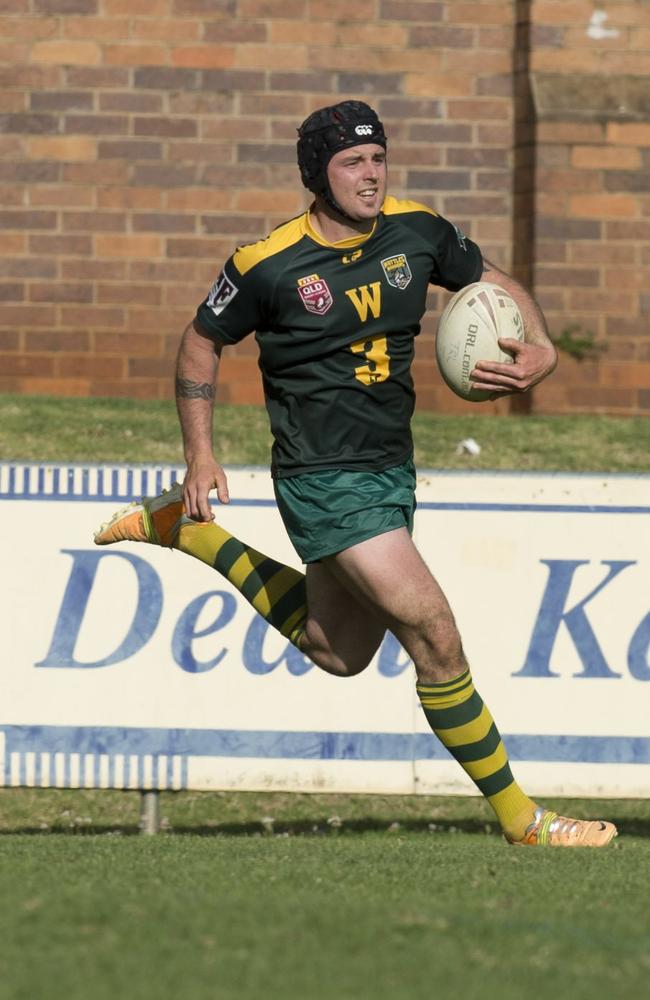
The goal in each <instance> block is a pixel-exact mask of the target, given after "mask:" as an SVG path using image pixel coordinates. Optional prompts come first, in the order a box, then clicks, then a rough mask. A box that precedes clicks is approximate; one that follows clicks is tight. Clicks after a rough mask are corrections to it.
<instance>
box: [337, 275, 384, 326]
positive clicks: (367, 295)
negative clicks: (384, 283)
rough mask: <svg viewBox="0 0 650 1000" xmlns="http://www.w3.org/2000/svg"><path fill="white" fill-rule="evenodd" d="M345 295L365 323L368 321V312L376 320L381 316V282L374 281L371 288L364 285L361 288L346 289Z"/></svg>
mask: <svg viewBox="0 0 650 1000" xmlns="http://www.w3.org/2000/svg"><path fill="white" fill-rule="evenodd" d="M345 294H346V295H347V297H348V298H349V300H350V302H351V303H352V305H353V306H354V308H355V309H356V310H357V313H358V314H359V319H360V320H361V322H362V323H365V322H366V320H367V319H368V310H369V309H370V312H371V313H372V315H373V316H374V318H375V319H379V316H380V315H381V282H380V281H373V282H372V284H371V285H370V286H368V285H362V286H361V288H346V290H345Z"/></svg>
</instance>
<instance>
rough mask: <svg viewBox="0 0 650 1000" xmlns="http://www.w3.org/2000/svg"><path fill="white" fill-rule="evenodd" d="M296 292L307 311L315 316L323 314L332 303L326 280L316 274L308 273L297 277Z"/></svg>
mask: <svg viewBox="0 0 650 1000" xmlns="http://www.w3.org/2000/svg"><path fill="white" fill-rule="evenodd" d="M298 294H299V295H300V298H301V299H302V304H303V305H304V307H305V309H306V310H307V312H310V313H313V314H314V315H315V316H324V315H325V313H326V312H327V311H328V310H329V309H331V308H332V306H333V304H334V299H333V298H332V293H331V292H330V290H329V288H328V287H327V282H326V281H323V279H322V278H319V277H318V275H317V274H308V275H307V276H306V277H304V278H298Z"/></svg>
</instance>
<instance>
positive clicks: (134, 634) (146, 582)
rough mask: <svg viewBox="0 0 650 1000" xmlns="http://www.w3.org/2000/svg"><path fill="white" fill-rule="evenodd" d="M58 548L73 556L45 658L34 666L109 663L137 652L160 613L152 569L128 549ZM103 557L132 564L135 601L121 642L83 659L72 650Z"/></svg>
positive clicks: (158, 588)
mask: <svg viewBox="0 0 650 1000" xmlns="http://www.w3.org/2000/svg"><path fill="white" fill-rule="evenodd" d="M61 551H62V552H63V553H64V555H68V556H72V559H73V564H72V570H71V572H70V577H69V579H68V583H67V586H66V588H65V593H64V595H63V601H62V604H61V610H60V611H59V616H58V618H57V621H56V625H55V627H54V634H53V636H52V642H51V644H50V648H49V650H48V652H47V655H46V656H45V658H44V659H43V660H41V661H40V662H39V663H36V664H35V666H37V667H68V668H69V667H83V668H87V667H109V666H112V665H113V664H114V663H120V662H121V661H122V660H125V659H126V658H127V657H129V656H133V655H134V654H135V653H138V652H139V651H140V650H141V649H142V647H143V646H145V645H146V644H147V643H148V642H149V639H150V638H151V636H152V635H153V634H154V632H155V631H156V628H157V626H158V622H159V621H160V615H161V613H162V601H163V595H162V585H161V583H160V578H159V576H158V574H157V573H156V571H155V569H153V567H152V566H150V565H149V563H148V562H146V560H144V559H141V558H140V556H134V555H131V553H129V552H88V551H86V550H85V549H62V550H61ZM106 558H113V559H125V560H126V562H127V563H129V564H130V565H131V566H132V567H133V569H134V570H135V573H136V577H137V582H138V601H137V605H136V609H135V613H134V615H133V619H132V621H131V624H130V626H129V629H128V632H127V634H126V635H125V636H124V639H123V640H122V642H121V643H120V644H119V645H118V646H117V647H116V648H115V649H114V650H113V652H112V653H108V654H106V655H105V656H103V657H101V658H100V659H98V660H93V661H89V662H85V663H84V662H82V661H81V660H77V659H75V655H74V651H75V647H76V645H77V640H78V638H79V632H80V629H81V624H82V622H83V619H84V615H85V613H86V608H87V606H88V598H89V597H90V592H91V590H92V587H93V583H94V582H95V577H96V575H97V568H98V566H99V562H100V560H101V559H106ZM107 613H110V614H111V615H112V613H113V609H112V608H109V609H107Z"/></svg>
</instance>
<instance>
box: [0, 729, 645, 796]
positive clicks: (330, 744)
mask: <svg viewBox="0 0 650 1000" xmlns="http://www.w3.org/2000/svg"><path fill="white" fill-rule="evenodd" d="M0 731H2V732H4V733H5V735H6V740H7V744H6V758H7V760H8V758H9V755H10V754H11V753H19V754H20V755H21V761H20V777H21V781H23V782H24V781H25V763H24V755H25V754H26V753H28V752H35V753H37V754H38V753H41V752H48V753H64V754H66V760H65V777H66V783H67V781H69V778H70V764H69V757H68V756H67V755H69V754H71V753H77V754H80V755H81V760H80V766H81V767H82V773H83V755H84V754H91V755H92V756H93V757H94V756H95V755H98V754H107V755H109V756H111V755H117V754H119V755H123V754H124V755H133V756H135V757H137V759H138V781H139V782H141V781H142V780H143V774H144V756H145V755H153V756H154V757H155V756H156V755H159V754H166V755H168V756H178V757H181V758H186V757H235V758H237V757H253V758H258V759H263V758H277V759H285V760H365V761H410V760H446V759H447V758H448V756H449V754H448V752H447V750H445V748H444V747H443V746H442V744H440V743H439V742H438V740H436V739H435V738H434V737H433V736H431V735H430V734H429V733H415V734H411V733H358V732H357V733H337V732H271V731H267V730H234V729H207V730H202V729H135V728H129V729H126V728H118V727H111V728H90V727H88V728H85V727H73V726H1V727H0ZM503 740H504V743H505V744H506V747H507V749H508V753H509V756H510V758H511V760H513V761H535V762H552V761H557V762H562V763H583V764H650V737H645V736H638V737H633V736H570V735H561V736H549V735H541V736H540V735H535V736H532V735H518V734H513V735H510V736H504V737H503ZM125 765H127V766H126V767H125V783H126V782H127V781H128V761H125ZM157 767H158V765H157V763H156V764H155V768H156V769H157ZM37 773H38V774H40V765H39V764H37ZM154 773H155V774H157V770H155V771H154ZM168 774H169V775H170V776H171V771H170V770H169V765H168ZM94 779H95V782H96V783H97V784H98V783H99V759H98V758H97V759H96V760H95V761H94ZM186 783H187V772H186V770H184V771H183V784H184V785H185V784H186Z"/></svg>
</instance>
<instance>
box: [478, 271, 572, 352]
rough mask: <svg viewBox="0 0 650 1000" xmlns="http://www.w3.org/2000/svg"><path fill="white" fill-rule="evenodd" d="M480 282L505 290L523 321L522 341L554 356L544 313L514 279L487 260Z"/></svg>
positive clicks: (553, 348)
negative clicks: (541, 348)
mask: <svg viewBox="0 0 650 1000" xmlns="http://www.w3.org/2000/svg"><path fill="white" fill-rule="evenodd" d="M482 280H483V281H491V282H493V283H494V284H495V285H500V286H501V288H505V290H506V292H508V293H509V294H510V295H511V296H512V298H513V299H514V300H515V302H516V303H517V306H518V307H519V312H520V313H521V318H522V320H523V321H524V340H525V341H526V343H527V344H536V345H537V346H538V347H544V348H546V349H547V350H549V351H551V352H553V354H555V347H554V346H553V343H552V341H551V338H550V337H549V335H548V327H547V326H546V320H545V318H544V313H543V312H542V310H541V309H540V307H539V306H538V304H537V302H536V301H535V299H534V298H533V296H532V295H531V294H530V292H529V291H528V290H527V289H526V288H524V286H523V285H521V284H520V283H519V282H518V281H516V280H515V278H512V277H511V276H510V275H509V274H506V273H505V271H501V270H500V268H498V267H495V265H494V264H491V263H490V262H489V261H487V260H486V261H484V262H483V275H482Z"/></svg>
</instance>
